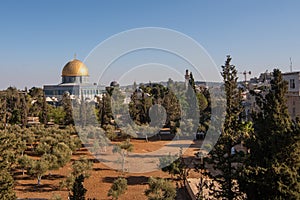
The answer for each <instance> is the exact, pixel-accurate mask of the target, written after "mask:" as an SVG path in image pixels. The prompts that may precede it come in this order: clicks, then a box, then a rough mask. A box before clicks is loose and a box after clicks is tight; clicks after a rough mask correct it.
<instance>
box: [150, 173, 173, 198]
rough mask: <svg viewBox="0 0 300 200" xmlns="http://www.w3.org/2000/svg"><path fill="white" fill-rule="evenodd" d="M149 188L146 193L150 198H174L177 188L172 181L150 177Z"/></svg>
mask: <svg viewBox="0 0 300 200" xmlns="http://www.w3.org/2000/svg"><path fill="white" fill-rule="evenodd" d="M148 184H149V188H148V189H147V190H145V194H146V196H147V197H148V199H149V200H173V199H175V197H176V189H175V188H174V186H173V185H172V183H171V182H170V181H168V180H165V179H162V178H153V177H150V178H149V180H148Z"/></svg>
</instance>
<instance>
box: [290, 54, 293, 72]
mask: <svg viewBox="0 0 300 200" xmlns="http://www.w3.org/2000/svg"><path fill="white" fill-rule="evenodd" d="M290 71H291V72H293V63H292V58H291V57H290Z"/></svg>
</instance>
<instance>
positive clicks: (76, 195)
mask: <svg viewBox="0 0 300 200" xmlns="http://www.w3.org/2000/svg"><path fill="white" fill-rule="evenodd" d="M83 182H84V176H83V175H82V174H81V175H79V176H77V177H76V178H75V182H74V184H73V188H72V194H71V195H70V200H85V193H86V191H87V190H86V189H85V188H84V186H83V184H82V183H83Z"/></svg>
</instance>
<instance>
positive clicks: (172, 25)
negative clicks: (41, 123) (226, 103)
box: [0, 0, 300, 89]
mask: <svg viewBox="0 0 300 200" xmlns="http://www.w3.org/2000/svg"><path fill="white" fill-rule="evenodd" d="M299 8H300V1H297V0H294V1H292V0H287V1H277V0H265V1H259V0H251V1H250V0H248V1H246V0H244V1H240V0H227V1H225V0H224V1H221V0H218V1H217V0H194V1H193V0H191V1H177V0H151V1H149V0H126V1H125V0H119V1H117V0H99V1H89V0H87V1H76V0H74V1H60V0H51V1H50V0H44V1H38V0H26V1H17V0H6V1H5V0H4V1H1V4H0V68H1V73H0V89H5V88H7V87H9V86H16V87H17V88H20V89H23V88H24V87H25V86H26V87H28V88H30V87H32V86H37V87H42V86H43V85H44V84H57V83H59V82H60V79H61V77H60V74H61V70H62V68H63V66H64V65H65V64H66V63H67V62H68V61H69V60H72V59H73V57H74V54H75V53H76V57H77V58H78V59H80V60H84V59H86V58H87V56H88V55H90V53H91V52H92V50H93V49H94V48H95V47H96V46H97V45H99V44H100V43H101V42H103V41H105V40H106V39H107V38H110V37H111V36H113V35H115V34H118V33H120V32H124V31H127V30H130V29H136V28H143V27H161V28H166V29H171V30H175V31H178V32H180V33H183V34H185V35H187V36H188V37H190V38H192V39H193V40H195V41H196V42H198V43H199V44H200V45H201V46H202V47H203V49H205V51H206V52H207V53H208V55H209V56H210V58H211V59H212V60H213V62H214V63H215V65H216V67H217V70H219V71H220V70H221V67H220V66H221V65H222V64H223V63H224V62H225V59H226V55H228V54H230V55H231V57H232V64H234V65H235V66H236V68H237V70H238V71H239V72H243V71H245V70H247V71H251V72H252V75H251V76H258V75H259V73H261V72H265V71H266V70H269V71H271V70H273V69H274V68H279V69H281V70H282V71H283V72H288V71H290V58H291V59H292V66H293V71H299V70H300V57H299V53H300V24H299V23H300V22H299V21H300V12H299ZM137 55H138V54H137ZM144 56H145V55H144ZM147 56H151V53H150V54H147ZM135 58H137V56H135ZM145 66H147V63H146V65H143V67H145ZM88 67H89V66H88ZM120 68H122V65H119V66H116V67H115V69H114V70H115V72H117V71H118V70H119V69H120ZM156 68H159V67H157V66H156ZM120 70H121V69H120ZM91 72H93V69H90V75H91V77H90V78H91V79H92V80H91V81H93V82H97V81H98V80H99V75H98V74H97V75H94V74H91ZM182 73H184V72H182ZM141 76H143V75H141ZM144 76H145V79H147V73H145V75H144ZM215 76H216V77H215V79H216V80H217V79H218V74H216V75H215ZM114 78H115V79H117V78H119V77H111V79H114ZM242 78H243V77H242V76H241V79H242ZM104 84H106V83H104Z"/></svg>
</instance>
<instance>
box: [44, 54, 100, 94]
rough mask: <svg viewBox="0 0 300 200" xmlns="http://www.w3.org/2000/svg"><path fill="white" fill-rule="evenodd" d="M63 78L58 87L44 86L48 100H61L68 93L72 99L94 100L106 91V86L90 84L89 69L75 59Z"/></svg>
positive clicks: (64, 70) (68, 64) (68, 65)
mask: <svg viewBox="0 0 300 200" xmlns="http://www.w3.org/2000/svg"><path fill="white" fill-rule="evenodd" d="M61 77H62V80H61V83H60V84H58V85H44V93H45V96H46V98H48V99H50V98H51V99H58V100H60V99H62V96H63V95H64V93H66V92H67V93H69V94H70V96H71V97H72V98H83V99H85V100H88V99H89V100H93V99H94V98H95V96H100V95H101V94H102V93H103V92H104V91H105V87H104V86H100V85H97V84H96V83H94V84H91V83H89V72H88V68H87V67H86V65H85V64H84V63H83V62H81V61H80V60H77V59H75V58H74V59H73V60H71V61H69V62H68V63H67V64H66V65H65V66H64V68H63V70H62V74H61Z"/></svg>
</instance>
